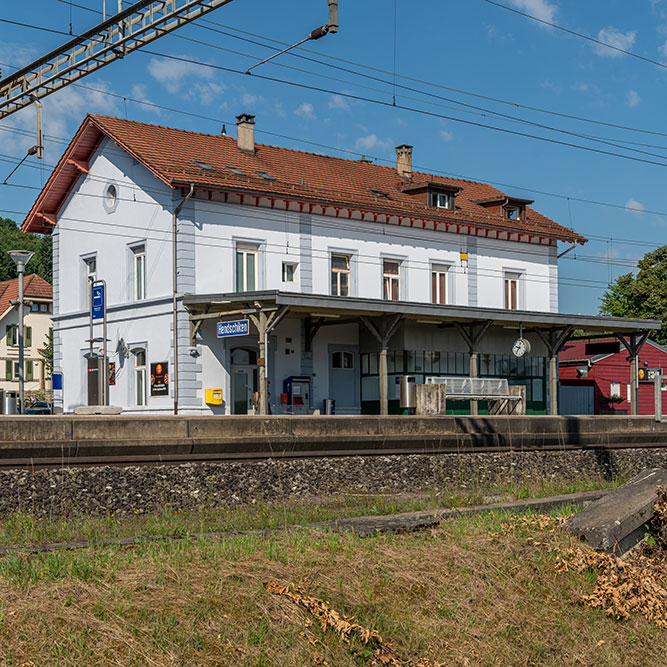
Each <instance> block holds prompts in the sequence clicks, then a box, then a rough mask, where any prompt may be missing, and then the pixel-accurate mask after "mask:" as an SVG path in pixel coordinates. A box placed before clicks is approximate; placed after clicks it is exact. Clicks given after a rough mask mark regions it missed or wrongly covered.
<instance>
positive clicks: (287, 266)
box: [283, 262, 296, 283]
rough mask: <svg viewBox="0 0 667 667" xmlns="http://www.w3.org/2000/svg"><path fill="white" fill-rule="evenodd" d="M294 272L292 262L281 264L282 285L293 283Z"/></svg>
mask: <svg viewBox="0 0 667 667" xmlns="http://www.w3.org/2000/svg"><path fill="white" fill-rule="evenodd" d="M295 272H296V264H293V263H292V262H283V282H284V283H293V282H294V274H295Z"/></svg>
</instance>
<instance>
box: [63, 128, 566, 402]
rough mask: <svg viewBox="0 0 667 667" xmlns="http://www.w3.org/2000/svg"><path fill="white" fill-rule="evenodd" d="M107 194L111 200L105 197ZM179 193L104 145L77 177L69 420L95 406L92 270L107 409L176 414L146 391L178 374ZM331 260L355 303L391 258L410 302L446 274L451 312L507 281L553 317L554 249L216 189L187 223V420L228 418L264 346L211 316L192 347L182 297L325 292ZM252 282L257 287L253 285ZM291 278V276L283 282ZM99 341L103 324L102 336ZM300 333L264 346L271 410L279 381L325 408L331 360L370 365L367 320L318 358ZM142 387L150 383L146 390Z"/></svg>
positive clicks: (482, 301) (69, 232)
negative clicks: (103, 318)
mask: <svg viewBox="0 0 667 667" xmlns="http://www.w3.org/2000/svg"><path fill="white" fill-rule="evenodd" d="M111 185H113V186H114V188H115V193H116V194H115V198H114V196H113V194H112V193H110V192H109V186H111ZM209 197H210V198H209ZM181 198H182V195H181V194H180V192H175V191H173V190H172V189H171V188H169V187H168V186H166V185H165V184H164V183H162V182H161V181H160V180H158V179H157V178H155V177H154V176H153V175H152V173H151V172H149V171H148V170H147V169H146V168H145V167H144V166H143V165H142V164H140V163H139V162H137V161H136V160H134V159H133V158H131V157H130V156H129V155H127V154H126V153H125V152H123V151H122V150H121V149H120V148H119V147H117V146H116V145H114V143H113V142H111V141H110V140H109V139H104V140H103V141H102V143H101V144H100V146H99V148H98V150H97V152H96V153H95V155H94V156H93V157H92V158H91V159H90V161H89V173H88V174H85V173H82V174H81V176H80V177H79V180H78V182H77V183H76V185H75V187H74V188H73V189H72V192H71V193H70V195H69V197H68V199H67V200H66V201H65V203H64V205H63V207H62V208H61V210H60V212H59V214H58V224H57V226H56V227H55V229H54V234H53V236H54V238H53V240H54V244H53V247H54V345H55V354H54V366H55V370H61V371H63V373H64V377H65V381H64V387H65V388H64V394H63V407H64V410H65V411H71V410H72V409H74V408H75V407H76V406H78V405H84V404H86V403H87V402H88V393H87V392H88V383H87V376H88V366H87V360H86V359H85V358H84V356H83V355H84V354H85V353H86V352H87V351H88V350H89V343H88V342H87V340H88V338H89V328H88V327H89V316H88V305H87V300H88V275H90V274H91V272H93V273H94V275H95V276H96V278H97V279H103V280H105V281H106V284H107V312H108V338H109V340H110V342H109V359H110V361H111V362H112V363H114V364H115V367H116V384H115V385H114V386H111V387H110V390H109V401H110V403H111V404H113V405H120V406H122V407H123V408H124V410H125V411H128V412H133V411H136V412H145V411H149V412H171V411H172V410H173V387H172V386H171V384H172V383H170V395H169V396H151V391H150V367H151V364H155V363H161V364H167V365H168V367H169V369H170V375H171V374H172V371H173V348H172V329H171V326H172V324H171V323H172V212H173V211H174V209H175V207H176V206H177V205H178V203H179V202H180V201H181ZM240 251H245V252H247V253H250V254H252V253H253V252H254V253H256V254H255V258H254V259H245V260H244V262H245V264H243V267H244V268H243V269H239V265H238V261H239V258H238V255H239V252H240ZM463 253H467V260H464V259H463V257H464V255H463ZM333 255H344V256H345V257H347V258H349V260H348V261H349V295H350V296H352V297H362V298H371V299H382V298H383V270H384V268H385V266H384V264H383V262H384V260H390V261H393V262H398V264H399V269H398V291H399V299H400V300H401V301H409V302H413V303H431V302H432V289H433V281H434V280H435V279H434V277H433V274H434V272H436V271H437V272H439V273H442V274H443V275H444V277H443V278H442V281H443V282H442V283H438V284H439V285H444V287H443V288H442V289H444V291H445V292H446V303H448V304H454V305H462V306H479V307H491V308H503V307H505V299H506V296H505V294H506V284H505V281H506V279H507V276H508V275H509V276H516V281H517V282H516V289H517V290H518V291H517V298H518V309H520V310H531V311H543V312H556V311H557V310H558V291H557V285H558V274H557V264H556V246H555V241H552V242H551V244H546V243H543V244H537V243H526V242H523V243H519V242H517V241H509V240H500V239H497V238H495V239H492V238H482V237H475V236H468V235H465V234H455V233H450V232H443V231H436V230H433V229H421V228H417V227H408V226H399V225H394V224H385V223H380V222H371V221H362V220H357V219H355V220H350V219H344V218H338V217H333V216H330V215H327V216H325V215H316V214H311V213H300V212H299V211H297V210H295V211H292V210H278V209H273V208H270V207H269V206H268V201H260V205H254V204H253V205H242V204H241V203H225V202H224V201H223V199H222V196H221V195H220V196H218V195H217V194H216V193H212V194H211V195H208V194H207V196H206V198H203V193H197V192H196V193H195V197H193V198H192V199H190V200H189V201H188V202H187V203H186V204H185V206H184V207H183V209H182V210H181V212H180V214H179V216H178V266H179V270H178V294H179V304H180V305H179V394H180V396H179V409H180V410H181V411H183V412H195V413H204V414H207V413H226V414H229V413H230V412H233V411H234V407H233V400H232V395H233V387H232V379H231V376H232V374H233V371H234V369H233V367H232V359H231V350H232V349H233V348H235V347H239V346H242V347H248V348H249V349H251V348H252V349H256V346H257V340H256V337H253V336H252V335H250V336H247V337H244V338H231V339H226V340H224V341H221V340H218V339H217V338H216V337H215V326H214V321H208V322H206V323H205V324H204V325H203V326H202V328H201V330H200V332H199V336H200V337H199V340H198V341H197V346H196V348H192V347H191V345H190V328H189V322H188V316H187V313H186V311H185V309H184V308H183V306H182V304H181V301H180V296H182V295H183V294H223V293H231V292H236V291H237V286H238V284H239V283H238V280H239V278H238V272H239V270H241V271H243V272H245V273H244V274H243V275H244V276H245V277H244V278H242V280H245V281H246V282H245V283H244V284H245V287H246V288H247V289H250V288H254V289H255V290H281V291H290V292H291V291H295V292H305V293H310V294H323V295H330V294H331V289H332V287H331V280H332V261H333V260H332V256H333ZM141 257H143V259H141ZM138 258H139V259H138ZM284 265H287V266H288V267H291V268H287V269H285V268H284ZM253 273H254V275H255V276H256V278H255V282H254V284H250V283H252V275H251V274H253ZM249 276H250V277H249ZM290 277H293V280H283V278H290ZM249 281H250V282H249ZM405 335H407V334H405ZM98 336H101V326H99V325H98V326H97V327H96V329H95V332H94V337H98ZM303 338H304V337H303V330H302V322H301V320H298V319H290V318H289V317H288V318H286V319H285V320H284V321H282V322H281V323H280V325H279V326H278V327H277V329H276V330H275V331H274V332H273V333H272V335H271V337H270V339H269V353H268V355H267V364H268V374H269V379H270V380H271V381H272V387H271V400H270V402H271V404H272V409H273V411H274V413H275V412H278V411H279V410H280V404H279V397H280V393H281V391H282V389H281V388H282V381H283V379H284V378H286V377H288V376H290V375H309V376H312V378H313V386H312V400H311V404H312V405H317V406H318V407H319V404H320V402H321V400H322V399H324V398H328V397H331V396H332V391H333V387H332V384H331V383H332V381H333V380H332V368H331V355H332V354H333V353H334V352H336V351H347V350H349V351H350V353H351V354H352V355H353V357H351V358H353V359H354V363H355V364H357V365H361V360H360V357H359V355H360V354H361V352H362V351H363V350H362V348H363V346H364V345H363V341H361V343H360V327H359V325H358V324H341V325H333V326H327V327H323V328H322V330H321V331H320V332H319V333H318V334H317V337H316V338H315V341H314V346H313V352H312V358H311V357H310V356H309V355H304V354H303V352H304V340H303ZM450 344H451V346H452V347H451V349H459V348H461V343H460V342H454V336H453V334H451V333H444V334H442V345H447V346H449V345H450ZM489 345H493V344H492V343H489ZM95 346H96V348H95V349H97V347H98V344H97V343H96V344H95ZM489 349H491V348H489ZM144 362H145V364H144ZM142 364H144V365H142ZM250 365H252V364H250ZM142 369H144V370H143V371H142ZM337 370H341V371H342V370H344V369H337ZM142 372H143V374H144V376H143V380H142V378H141V375H142ZM336 377H338V375H336ZM340 377H344V374H343V375H341V376H340ZM342 381H343V380H341V382H342ZM142 382H145V383H146V384H145V386H146V390H145V392H144V393H143V394H142V392H141V391H140V390H141V386H142ZM355 382H356V389H354V391H352V393H351V394H350V392H349V391H347V390H346V395H347V396H348V397H349V401H348V402H351V403H352V404H350V405H347V406H343V410H339V411H348V412H359V410H360V397H359V396H358V394H359V389H358V388H359V382H358V371H357V376H356V380H355ZM350 386H352V385H350ZM207 388H221V389H222V391H223V397H224V404H223V406H222V407H218V406H209V405H207V404H206V403H205V393H204V392H205V390H206V389H207ZM355 392H356V393H355Z"/></svg>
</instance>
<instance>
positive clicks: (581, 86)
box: [572, 81, 590, 93]
mask: <svg viewBox="0 0 667 667" xmlns="http://www.w3.org/2000/svg"><path fill="white" fill-rule="evenodd" d="M589 89H590V86H589V85H588V84H587V83H584V82H583V81H579V82H577V83H573V84H572V90H576V91H577V92H579V93H587V92H588V91H589Z"/></svg>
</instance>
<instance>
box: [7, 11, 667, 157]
mask: <svg viewBox="0 0 667 667" xmlns="http://www.w3.org/2000/svg"><path fill="white" fill-rule="evenodd" d="M3 20H4V19H1V18H0V21H3ZM23 25H24V26H25V27H29V28H33V29H37V30H40V29H41V27H40V26H34V25H30V24H23ZM48 30H49V32H53V30H51V29H48ZM209 46H212V45H209ZM138 53H144V54H148V55H153V56H157V57H162V58H167V59H171V60H175V61H180V62H185V63H188V64H191V65H195V66H200V67H208V68H212V69H215V70H219V71H225V72H229V73H232V74H239V75H244V74H245V72H244V71H243V70H240V69H236V68H231V67H225V66H223V65H216V64H214V63H205V62H200V61H197V60H194V59H192V58H186V57H183V56H174V55H170V54H164V53H159V52H156V51H151V50H149V49H141V50H139V51H138ZM242 55H247V54H242ZM307 73H309V74H313V73H312V72H307ZM252 76H253V77H254V78H258V79H263V80H266V81H272V82H275V83H281V84H284V85H288V86H293V87H297V88H302V89H306V90H311V91H314V92H321V93H326V94H329V95H339V96H341V97H346V98H348V99H354V100H357V101H363V102H369V103H372V104H377V105H380V106H384V107H390V108H395V109H401V110H403V111H408V112H411V113H416V114H420V115H426V116H430V117H435V118H441V119H444V120H449V121H451V122H455V123H461V124H465V125H470V126H474V127H480V128H485V129H489V130H492V131H496V132H501V133H506V134H511V135H514V136H520V137H524V138H528V139H533V140H536V141H541V142H547V143H552V144H555V145H560V146H564V147H568V148H574V149H577V150H583V151H588V152H593V153H597V154H601V155H606V156H610V157H616V158H619V159H625V160H631V161H635V162H641V163H645V164H651V165H655V166H661V167H667V162H658V161H656V160H649V159H646V158H640V157H636V156H634V155H624V154H622V153H616V152H614V151H608V150H603V149H600V148H594V147H592V146H583V145H581V144H577V143H573V142H570V141H562V140H559V139H555V138H550V137H544V136H541V135H536V134H530V133H528V132H521V131H518V130H512V129H509V128H504V127H499V126H497V125H491V124H489V123H482V122H478V121H472V120H468V119H464V118H458V117H456V116H450V115H446V114H440V113H436V112H434V111H429V110H427V109H420V108H418V107H412V106H408V105H405V104H394V103H392V102H389V101H387V100H383V99H376V98H371V97H364V96H363V95H356V94H353V93H350V92H346V91H343V90H341V91H338V90H331V89H327V88H324V87H322V86H316V85H311V84H307V83H303V82H298V81H292V80H289V79H281V78H278V77H273V76H268V75H265V74H264V75H263V74H254V75H252ZM328 78H331V77H328ZM344 83H348V84H351V85H357V84H354V83H351V82H345V81H344ZM419 101H422V102H426V103H428V101H426V100H419ZM492 113H495V112H492ZM496 115H499V116H502V114H497V113H496ZM518 122H524V123H527V124H529V125H532V126H540V125H539V124H535V123H532V122H531V121H523V120H520V121H518ZM543 127H544V129H549V131H556V132H562V133H565V134H568V135H571V136H578V137H579V138H584V139H586V140H587V141H595V142H599V143H603V144H607V145H609V142H607V141H604V140H600V139H595V138H591V137H585V136H584V135H580V134H578V133H573V132H569V131H567V130H558V129H553V128H547V127H546V126H543ZM611 145H612V146H614V147H616V148H621V149H624V150H631V151H634V152H639V153H643V154H648V153H647V152H646V151H639V150H638V149H631V148H627V147H625V146H619V145H616V144H614V143H611ZM649 155H655V154H649ZM656 157H663V156H656ZM665 159H666V160H667V157H665Z"/></svg>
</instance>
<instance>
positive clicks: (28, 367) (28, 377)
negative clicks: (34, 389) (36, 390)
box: [25, 360, 33, 380]
mask: <svg viewBox="0 0 667 667" xmlns="http://www.w3.org/2000/svg"><path fill="white" fill-rule="evenodd" d="M25 379H26V380H32V379H33V378H32V361H30V360H28V361H26V362H25Z"/></svg>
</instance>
